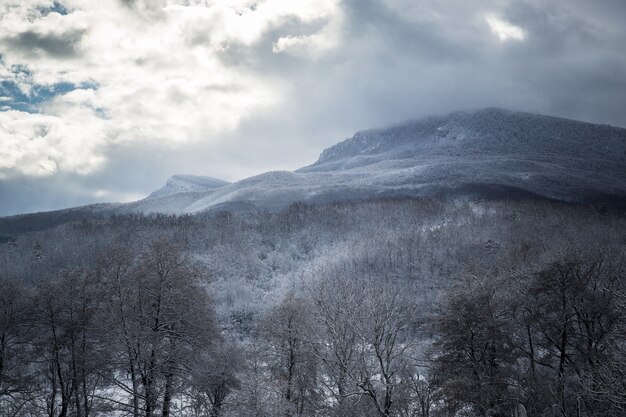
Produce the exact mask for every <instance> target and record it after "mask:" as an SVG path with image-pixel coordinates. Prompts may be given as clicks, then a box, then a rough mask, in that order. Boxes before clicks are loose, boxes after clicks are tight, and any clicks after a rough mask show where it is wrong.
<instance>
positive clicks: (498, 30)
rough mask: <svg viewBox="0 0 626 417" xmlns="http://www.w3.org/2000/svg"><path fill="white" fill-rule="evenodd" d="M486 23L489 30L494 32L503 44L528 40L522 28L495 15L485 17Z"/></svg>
mask: <svg viewBox="0 0 626 417" xmlns="http://www.w3.org/2000/svg"><path fill="white" fill-rule="evenodd" d="M485 21H486V22H487V24H488V25H489V29H491V32H493V33H494V34H495V35H496V36H498V38H499V39H500V41H501V42H506V41H508V40H515V41H523V40H524V39H526V33H525V32H524V30H523V29H522V28H519V27H517V26H515V25H513V24H511V23H509V22H507V21H506V20H502V19H500V18H498V17H496V16H494V15H488V16H486V17H485Z"/></svg>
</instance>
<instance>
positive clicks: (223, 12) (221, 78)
mask: <svg viewBox="0 0 626 417" xmlns="http://www.w3.org/2000/svg"><path fill="white" fill-rule="evenodd" d="M51 5H52V2H51V1H47V0H41V1H36V0H30V1H27V2H24V1H21V0H20V1H17V0H13V1H8V2H6V3H5V4H4V6H0V48H1V50H3V60H4V63H3V64H2V65H0V79H11V80H12V81H13V82H15V83H16V85H17V86H18V87H19V88H20V89H21V90H22V91H23V93H24V94H30V90H31V88H32V87H33V86H34V85H45V86H52V85H54V84H57V83H61V82H66V83H73V84H75V85H84V84H87V85H93V86H95V87H94V88H82V89H79V90H75V91H72V92H69V93H66V94H62V95H58V96H56V97H54V98H53V99H51V100H49V101H47V102H45V103H43V104H42V105H41V106H40V109H39V114H30V113H26V112H21V111H6V112H4V113H3V114H2V115H0V145H1V149H0V172H4V175H8V174H9V173H10V172H16V173H20V174H24V175H35V176H43V175H51V174H54V173H56V172H59V171H67V172H79V173H85V172H90V171H93V170H96V169H98V168H100V167H101V166H102V165H103V163H104V162H105V154H106V148H107V146H109V145H111V144H119V143H141V142H150V143H155V142H156V143H160V144H163V145H164V146H177V145H178V144H181V143H187V142H193V141H211V140H212V141H217V140H219V139H217V138H218V137H219V136H220V135H221V134H222V133H225V132H228V131H232V130H233V129H236V128H237V126H239V124H240V123H241V122H242V121H243V120H245V119H246V118H248V117H250V116H251V115H254V114H256V113H258V112H262V111H265V110H268V109H271V108H272V106H275V105H277V104H279V103H281V100H283V93H284V86H283V81H282V80H279V79H274V78H272V77H271V76H270V75H260V74H257V73H255V72H254V71H253V70H252V69H249V68H245V67H242V66H229V65H227V64H226V63H225V62H224V60H223V57H222V56H223V54H225V53H228V51H229V49H230V48H232V47H235V46H237V47H244V48H248V47H255V46H256V43H257V42H258V41H259V40H260V39H262V37H263V36H264V35H265V34H266V33H268V32H269V31H270V30H272V31H278V32H279V33H280V29H281V27H282V26H281V25H284V24H285V23H287V22H294V21H295V22H300V23H303V24H317V25H319V26H320V27H321V29H320V31H319V33H317V32H316V33H313V34H307V35H306V36H304V35H303V36H302V37H299V36H296V37H294V38H293V39H298V41H297V42H294V41H289V40H288V39H291V38H289V37H288V36H280V35H278V36H277V41H276V45H278V44H280V45H282V46H281V47H280V50H279V51H276V52H283V51H284V52H290V53H292V52H293V51H295V50H296V49H300V50H303V51H304V50H307V51H309V52H311V55H312V56H313V55H315V56H316V55H318V54H320V53H324V52H325V51H328V50H330V49H332V48H333V47H336V46H337V44H338V38H337V36H338V24H339V22H340V10H339V0H301V1H292V0H266V1H261V2H253V1H245V0H239V1H225V0H216V1H212V2H206V1H189V0H186V1H164V0H160V1H153V0H144V1H137V2H135V5H134V6H132V7H128V6H125V5H123V4H122V2H118V1H102V0H66V1H64V2H63V5H64V6H65V7H67V9H68V10H70V13H69V14H67V15H61V14H59V13H42V12H41V10H42V8H45V7H50V6H51ZM305 44H306V45H305ZM275 48H276V47H275ZM15 65H20V66H26V67H27V68H28V71H29V73H28V75H24V74H17V75H16V74H15V73H11V71H10V69H11V68H12V67H13V66H15ZM42 132H45V134H43V133H42Z"/></svg>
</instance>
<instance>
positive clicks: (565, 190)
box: [124, 109, 626, 213]
mask: <svg viewBox="0 0 626 417" xmlns="http://www.w3.org/2000/svg"><path fill="white" fill-rule="evenodd" d="M179 178H180V179H182V183H183V185H179ZM187 178H188V177H178V176H177V177H173V178H172V179H171V180H170V181H168V185H166V187H164V188H163V189H161V190H159V191H157V192H155V193H153V194H152V195H151V196H150V197H148V198H147V199H146V200H142V201H139V202H136V203H131V204H130V205H127V206H124V207H125V208H124V210H132V211H142V212H166V213H197V212H201V211H206V210H211V209H221V208H237V207H243V208H249V207H262V208H267V209H278V208H281V207H284V206H285V205H288V204H290V203H292V202H294V201H304V202H319V201H332V200H347V199H363V198H375V197H381V196H430V195H450V194H453V195H463V194H472V195H486V194H489V195H493V194H497V195H499V196H507V195H509V196H515V197H519V196H520V195H534V196H539V197H546V198H551V199H558V200H564V201H571V202H594V201H603V202H608V203H615V202H617V203H620V204H622V203H623V201H625V200H626V129H622V128H617V127H611V126H605V125H596V124H590V123H583V122H578V121H573V120H567V119H561V118H555V117H548V116H540V115H535V114H529V113H520V112H511V111H507V110H501V109H484V110H478V111H474V112H457V113H452V114H450V115H447V116H442V117H428V118H425V119H421V120H416V121H410V122H406V123H402V124H398V125H395V126H391V127H387V128H381V129H371V130H365V131H361V132H357V133H356V134H355V135H354V136H353V137H352V138H349V139H347V140H345V141H343V142H340V143H338V144H337V145H334V146H331V147H330V148H328V149H326V150H324V151H323V152H322V153H321V155H320V158H319V160H318V161H317V162H315V163H314V164H313V165H310V166H307V167H304V168H301V169H299V170H297V171H295V172H287V171H279V172H268V173H265V174H261V175H257V176H254V177H251V178H247V179H244V180H242V181H239V182H236V183H233V184H224V183H223V182H221V181H216V180H213V179H203V178H199V177H193V181H188V180H187ZM188 184H193V186H191V185H188ZM196 184H200V185H198V187H196ZM206 184H209V186H208V187H211V186H212V188H208V187H207V186H206ZM213 185H215V186H213ZM203 187H204V188H203Z"/></svg>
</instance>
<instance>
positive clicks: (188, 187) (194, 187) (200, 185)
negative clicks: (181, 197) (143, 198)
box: [148, 175, 229, 198]
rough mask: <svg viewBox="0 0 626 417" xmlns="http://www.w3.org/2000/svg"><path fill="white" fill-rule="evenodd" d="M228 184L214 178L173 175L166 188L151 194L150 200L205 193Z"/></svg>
mask: <svg viewBox="0 0 626 417" xmlns="http://www.w3.org/2000/svg"><path fill="white" fill-rule="evenodd" d="M228 184H229V183H228V182H226V181H222V180H219V179H217V178H212V177H203V176H199V175H172V176H171V177H170V178H169V179H168V180H167V182H166V183H165V186H163V187H162V188H159V189H158V190H156V191H155V192H153V193H152V194H150V195H149V196H148V198H156V197H165V196H168V195H172V194H178V193H192V192H204V191H209V190H213V189H216V188H219V187H222V186H224V185H228Z"/></svg>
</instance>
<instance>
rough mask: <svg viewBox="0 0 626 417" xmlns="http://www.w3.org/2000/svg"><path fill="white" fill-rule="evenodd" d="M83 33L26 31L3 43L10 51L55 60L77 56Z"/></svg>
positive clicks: (6, 39) (8, 38)
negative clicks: (45, 56) (44, 55)
mask: <svg viewBox="0 0 626 417" xmlns="http://www.w3.org/2000/svg"><path fill="white" fill-rule="evenodd" d="M84 33H85V31H84V30H71V31H68V32H64V33H60V34H56V33H38V32H35V31H32V30H27V31H24V32H21V33H18V34H17V35H14V36H9V37H7V38H5V39H4V43H5V44H6V45H8V46H9V48H11V49H17V50H22V51H24V52H26V53H30V54H33V55H34V54H37V53H40V52H43V53H45V54H47V55H50V56H53V57H56V58H70V57H76V56H77V55H78V54H79V44H80V40H81V38H82V36H83V35H84Z"/></svg>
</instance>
